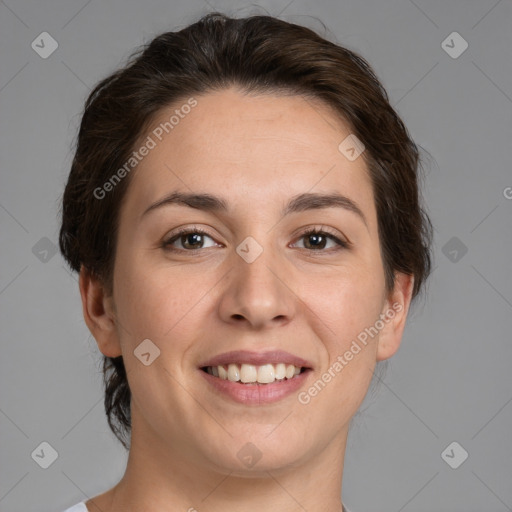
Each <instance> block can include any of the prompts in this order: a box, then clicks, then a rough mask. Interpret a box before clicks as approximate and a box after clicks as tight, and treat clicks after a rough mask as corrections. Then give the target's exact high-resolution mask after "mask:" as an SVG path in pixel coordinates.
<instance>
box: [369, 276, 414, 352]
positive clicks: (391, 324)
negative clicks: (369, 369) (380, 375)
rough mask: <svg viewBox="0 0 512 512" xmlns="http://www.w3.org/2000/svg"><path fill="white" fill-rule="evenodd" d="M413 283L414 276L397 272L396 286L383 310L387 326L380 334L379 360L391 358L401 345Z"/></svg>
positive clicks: (385, 302)
mask: <svg viewBox="0 0 512 512" xmlns="http://www.w3.org/2000/svg"><path fill="white" fill-rule="evenodd" d="M413 285H414V276H412V275H408V274H403V273H401V272H397V273H396V274H395V286H394V288H393V291H392V292H391V293H390V294H389V296H388V298H387V299H386V300H385V301H384V308H383V310H382V312H381V313H382V315H381V318H382V319H383V322H384V324H385V326H384V328H383V329H382V330H381V332H380V334H379V342H378V346H377V361H383V360H385V359H389V358H390V357H391V356H392V355H393V354H395V352H396V351H397V350H398V348H399V347H400V343H401V341H402V334H403V332H404V328H405V322H406V319H407V313H408V312H409V306H410V304H411V298H412V290H413ZM383 315H385V316H386V317H387V318H385V317H384V316H383Z"/></svg>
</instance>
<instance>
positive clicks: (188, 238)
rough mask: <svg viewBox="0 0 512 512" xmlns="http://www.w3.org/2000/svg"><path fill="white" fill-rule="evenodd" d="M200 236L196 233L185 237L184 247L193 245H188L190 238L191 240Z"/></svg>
mask: <svg viewBox="0 0 512 512" xmlns="http://www.w3.org/2000/svg"><path fill="white" fill-rule="evenodd" d="M201 236H202V235H200V234H198V233H191V234H188V235H185V240H186V243H185V244H184V245H185V246H187V245H194V242H192V243H191V244H188V242H189V240H190V238H192V237H201ZM197 243H200V242H197Z"/></svg>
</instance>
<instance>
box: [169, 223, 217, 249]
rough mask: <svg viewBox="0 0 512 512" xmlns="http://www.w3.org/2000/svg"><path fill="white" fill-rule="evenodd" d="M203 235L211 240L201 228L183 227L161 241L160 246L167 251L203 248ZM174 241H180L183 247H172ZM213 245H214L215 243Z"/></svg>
mask: <svg viewBox="0 0 512 512" xmlns="http://www.w3.org/2000/svg"><path fill="white" fill-rule="evenodd" d="M205 236H206V237H207V238H210V239H211V240H213V239H212V237H211V236H210V235H209V234H208V233H207V232H206V231H204V230H202V229H201V228H183V229H180V230H179V231H178V232H177V233H174V234H172V235H171V237H170V238H169V239H167V240H165V241H164V242H163V244H162V246H163V248H164V249H166V250H169V251H188V252H192V251H196V250H198V249H203V248H204V242H203V239H204V237H205ZM175 242H179V243H181V244H182V247H183V249H181V248H176V247H172V246H173V244H174V243H175ZM213 245H215V243H214V244H213ZM210 247H213V246H210Z"/></svg>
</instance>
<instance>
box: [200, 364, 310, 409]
mask: <svg viewBox="0 0 512 512" xmlns="http://www.w3.org/2000/svg"><path fill="white" fill-rule="evenodd" d="M199 372H200V373H201V374H202V375H203V377H204V378H205V379H206V381H207V382H208V383H210V384H211V385H212V386H213V387H214V388H215V389H216V390H217V391H219V392H220V393H222V394H223V395H226V396H228V397H229V398H231V399H233V400H234V401H235V402H239V403H242V404H247V405H263V404H270V403H273V402H278V401H279V400H281V399H283V398H285V397H287V396H289V395H291V394H292V393H294V392H295V391H297V390H298V389H299V388H300V387H301V386H303V385H304V382H305V381H306V379H307V378H308V376H309V374H310V373H311V370H309V369H308V370H305V371H303V372H302V373H299V375H296V376H295V377H293V378H292V379H284V380H282V381H274V382H272V383H271V384H257V383H254V384H243V383H241V382H232V381H230V380H224V379H221V378H219V377H215V376H213V375H210V374H209V373H206V372H205V371H203V370H201V369H200V370H199Z"/></svg>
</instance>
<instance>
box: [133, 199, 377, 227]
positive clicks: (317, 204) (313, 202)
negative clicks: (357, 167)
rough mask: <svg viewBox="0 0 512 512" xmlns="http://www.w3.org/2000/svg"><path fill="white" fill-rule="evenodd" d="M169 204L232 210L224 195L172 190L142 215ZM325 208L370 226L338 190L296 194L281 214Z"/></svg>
mask: <svg viewBox="0 0 512 512" xmlns="http://www.w3.org/2000/svg"><path fill="white" fill-rule="evenodd" d="M169 205H179V206H188V207H189V208H195V209H196V210H202V211H205V212H213V213H221V212H223V213H227V212H229V211H230V209H229V205H228V203H227V201H226V200H225V199H223V198H222V197H218V196H215V195H212V194H200V193H185V192H172V193H171V194H168V195H167V196H165V197H163V198H162V199H159V200H158V201H156V202H155V203H153V204H152V205H150V206H149V207H148V208H147V209H146V210H145V211H144V213H143V214H142V215H141V217H143V216H145V215H146V214H148V213H149V212H151V211H154V210H156V209H158V208H161V207H163V206H169ZM323 208H343V209H345V210H348V211H350V212H352V213H355V214H356V215H357V216H358V217H359V218H360V219H361V220H362V221H363V222H364V224H365V225H366V227H367V228H368V222H367V220H366V217H365V215H364V213H363V211H362V210H361V208H360V207H359V206H358V205H357V203H356V202H354V201H353V200H352V199H350V198H348V197H346V196H344V195H342V194H339V193H338V192H333V193H330V194H319V193H311V192H307V193H303V194H299V195H297V196H294V197H292V198H291V199H290V201H289V202H288V204H287V205H286V206H285V208H284V209H283V210H282V211H281V215H282V216H283V217H284V216H286V215H290V214H291V213H299V212H304V211H307V210H320V209H323Z"/></svg>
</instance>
